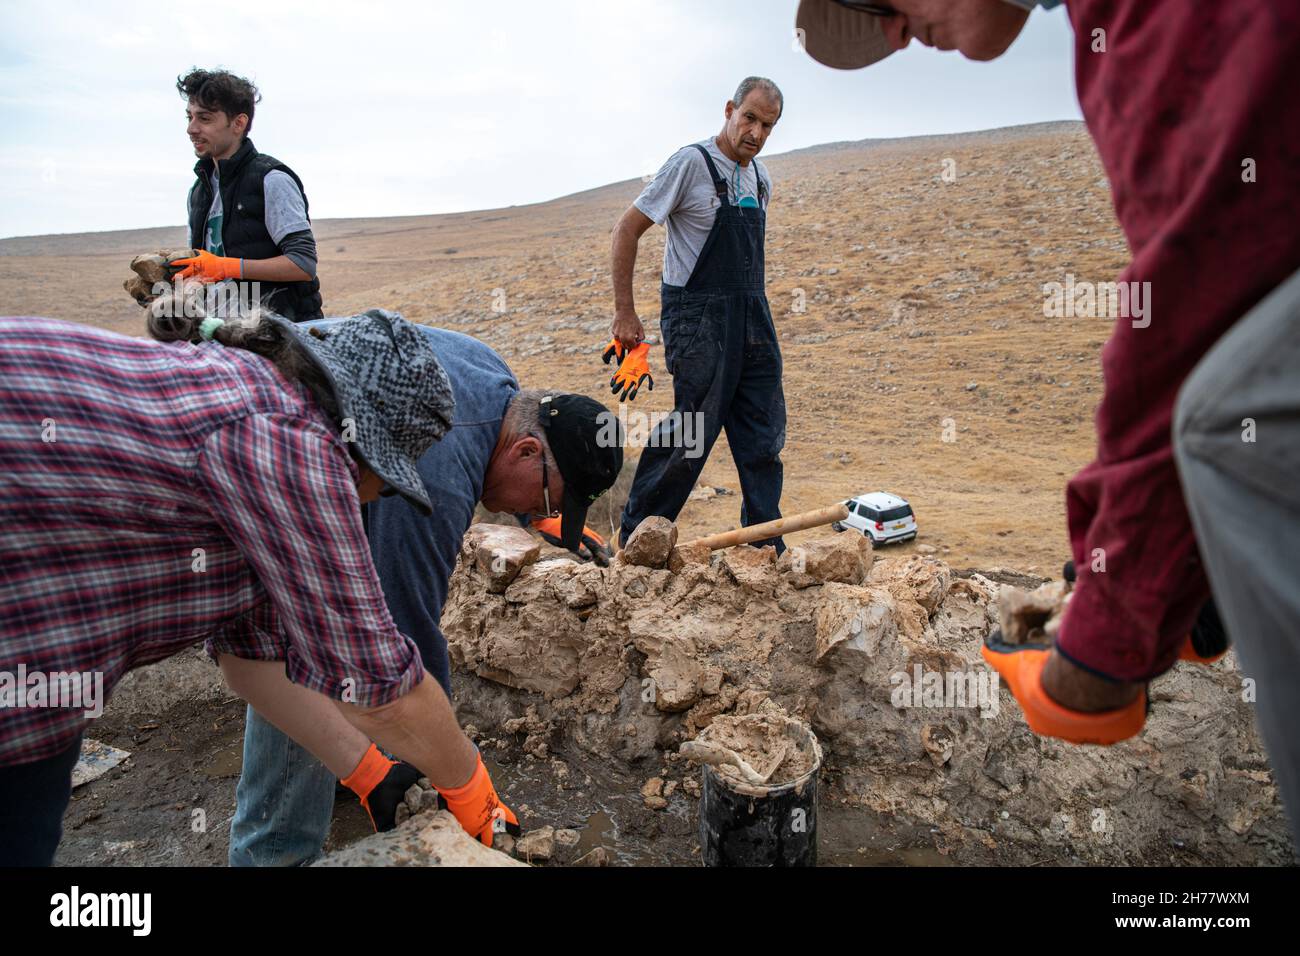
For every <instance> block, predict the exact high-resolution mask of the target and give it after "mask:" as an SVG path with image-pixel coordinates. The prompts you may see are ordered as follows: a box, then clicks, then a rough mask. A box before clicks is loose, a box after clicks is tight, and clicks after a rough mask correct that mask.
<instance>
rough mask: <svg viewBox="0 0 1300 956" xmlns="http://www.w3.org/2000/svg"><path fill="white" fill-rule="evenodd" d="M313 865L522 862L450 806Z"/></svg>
mask: <svg viewBox="0 0 1300 956" xmlns="http://www.w3.org/2000/svg"><path fill="white" fill-rule="evenodd" d="M312 865H313V866H522V865H523V864H522V863H518V862H516V861H515V860H512V859H511V858H510V857H508V856H506V855H505V854H504V853H498V852H496V851H495V850H492V849H489V848H488V847H485V846H484V845H483V844H481V843H479V841H478V840H476V839H474V838H473V837H472V836H470V835H469V834H468V833H466V832H465V830H464V828H462V827H461V825H460V824H459V823H458V822H457V821H456V818H455V817H454V816H452V815H451V814H450V813H448V812H447V811H446V810H441V811H439V812H438V813H434V814H421V815H420V816H418V817H412V818H411V819H410V820H407V821H406V822H405V823H402V824H400V825H399V826H397V827H396V828H394V829H392V830H389V831H388V832H387V833H374V834H371V835H370V836H368V837H366V838H365V839H362V840H358V841H357V842H356V843H353V844H352V845H351V846H346V847H344V848H343V849H341V850H335V851H334V852H333V853H329V854H326V855H325V856H324V857H322V858H321V859H320V860H317V861H316V862H315V863H314V864H312Z"/></svg>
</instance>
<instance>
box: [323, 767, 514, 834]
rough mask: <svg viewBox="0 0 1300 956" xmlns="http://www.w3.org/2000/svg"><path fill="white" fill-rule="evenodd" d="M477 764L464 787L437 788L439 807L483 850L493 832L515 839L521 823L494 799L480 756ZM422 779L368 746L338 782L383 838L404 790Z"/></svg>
mask: <svg viewBox="0 0 1300 956" xmlns="http://www.w3.org/2000/svg"><path fill="white" fill-rule="evenodd" d="M476 759H477V761H478V763H477V764H476V765H475V767H474V773H473V775H472V776H471V777H470V778H469V782H468V783H466V784H465V785H464V786H460V787H454V788H447V789H444V788H437V789H438V807H439V809H444V810H450V811H451V813H452V816H454V817H455V818H456V819H457V820H458V821H459V822H460V825H461V826H462V827H464V828H465V832H466V833H468V834H469V835H470V836H472V837H474V838H475V839H476V840H478V841H479V842H480V843H482V844H484V845H485V846H491V845H492V836H493V834H494V833H508V834H510V835H511V836H515V837H517V836H519V834H520V828H519V818H518V817H516V816H515V815H514V812H513V811H511V809H510V808H509V807H507V806H506V805H505V804H504V803H502V802H501V798H500V797H498V796H497V791H496V788H495V787H493V786H492V778H491V777H489V776H488V772H487V767H485V766H484V765H483V757H482V755H481V754H480V755H477V757H476ZM422 776H423V774H421V773H420V771H419V770H417V769H416V768H415V767H413V766H411V765H410V764H409V763H406V762H405V761H402V760H392V759H390V758H389V757H387V756H385V755H384V753H383V751H381V750H380V749H379V748H378V747H376V746H375V745H374V744H371V745H370V749H369V750H367V751H366V755H365V756H364V757H362V758H361V763H359V764H357V769H356V770H353V771H352V773H350V774H349V775H348V776H347V777H346V778H345V779H344V780H343V781H342V783H343V786H345V787H347V788H348V789H349V790H351V791H352V792H353V793H355V794H356V795H357V797H359V798H360V800H361V806H362V807H364V808H365V811H366V813H367V814H368V815H369V817H370V825H371V826H373V827H374V828H375V832H376V833H384V832H386V831H388V830H391V829H393V827H395V826H397V807H398V805H399V804H401V803H402V799H403V798H404V797H405V796H406V791H407V790H409V789H411V786H412V785H413V784H414V783H416V781H418V780H419V779H420V777H422Z"/></svg>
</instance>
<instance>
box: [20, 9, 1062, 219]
mask: <svg viewBox="0 0 1300 956" xmlns="http://www.w3.org/2000/svg"><path fill="white" fill-rule="evenodd" d="M794 8H795V0H655V2H651V3H646V2H640V3H635V2H631V0H552V2H544V0H435V2H432V3H429V2H425V3H419V4H406V3H382V2H371V3H367V4H358V3H338V4H335V3H328V2H324V3H323V2H319V0H315V2H303V3H299V2H279V0H261V2H256V3H248V2H242V0H240V2H231V0H227V2H223V3H220V4H200V5H190V6H184V7H181V6H176V5H169V4H167V3H160V2H158V0H153V2H150V3H114V2H101V3H90V2H80V0H70V2H65V3H60V4H53V3H50V2H49V0H40V2H24V0H3V2H2V3H0V129H2V130H3V140H2V141H0V237H6V236H15V235H34V234H42V233H54V232H83V231H97V230H107V229H131V228H139V227H145V226H162V225H177V224H180V223H182V222H183V221H184V217H185V214H184V203H185V194H186V191H187V190H188V188H189V185H190V183H191V182H192V181H193V172H192V167H193V164H194V155H193V152H192V150H191V149H190V147H189V143H188V141H187V139H186V136H185V118H184V103H183V102H182V101H181V99H180V97H179V96H178V95H177V94H176V92H175V80H176V76H177V74H179V73H183V72H186V71H187V70H188V69H189V68H190V67H191V66H194V65H198V66H203V67H209V68H211V67H216V66H222V67H226V68H228V69H231V70H233V71H235V72H236V73H239V74H242V75H245V76H248V77H250V78H251V79H253V80H254V82H256V83H257V84H258V86H259V87H260V88H261V90H262V94H263V97H264V99H263V101H262V103H261V104H260V105H259V106H258V108H257V113H256V118H255V120H254V127H253V131H252V139H253V141H254V142H255V143H256V144H257V147H258V148H259V149H260V150H262V151H264V152H268V153H272V154H274V155H275V156H276V157H278V158H279V159H281V160H283V161H284V162H285V163H287V164H288V165H290V166H291V167H293V169H294V170H295V171H296V172H297V173H298V174H299V175H300V176H301V177H302V179H303V181H304V183H305V185H306V189H307V195H308V198H309V200H310V202H311V212H312V216H313V218H334V217H346V216H394V215H418V214H427V213H438V212H456V211H460V210H466V209H482V208H491V207H496V206H507V205H514V204H522V203H530V202H538V201H542V200H546V199H551V198H554V197H556V196H561V195H565V194H567V193H571V192H576V191H579V190H582V189H589V188H592V187H595V186H601V185H604V184H606V183H609V182H615V181H618V180H622V179H629V178H632V177H635V176H641V175H644V174H647V173H651V172H653V171H654V170H655V169H656V168H657V167H658V166H659V164H660V163H661V162H662V161H663V160H664V158H666V157H667V156H668V155H669V154H670V153H672V152H673V151H674V150H675V149H677V148H678V147H679V146H682V145H684V144H686V143H688V142H691V141H694V140H698V139H702V138H704V137H705V136H708V135H710V134H713V133H716V132H717V131H718V130H719V129H720V128H721V125H722V109H723V104H724V103H725V101H726V100H727V99H728V98H729V97H730V95H731V93H732V92H733V91H734V88H735V86H736V84H737V82H738V81H739V80H740V79H741V78H742V77H744V76H746V75H748V74H751V73H753V74H760V75H767V76H770V77H772V78H773V79H774V80H775V81H776V82H777V83H778V84H779V85H780V86H781V87H782V89H783V91H784V93H785V97H786V112H785V116H784V117H783V118H782V120H781V122H780V123H779V124H778V126H777V127H776V130H775V131H774V132H773V134H772V137H771V138H770V139H769V140H768V144H767V147H766V154H767V155H770V154H774V153H781V152H786V151H787V150H791V149H798V148H801V147H804V146H812V145H816V144H819V143H826V142H834V141H839V140H856V139H866V138H874V137H889V136H908V135H915V134H926V133H948V132H957V131H964V130H975V129H988V128H993V127H999V126H1010V125H1017V124H1021V123H1033V122H1040V121H1043V120H1061V119H1078V118H1079V115H1080V114H1079V108H1078V101H1077V99H1076V97H1075V94H1074V90H1073V85H1072V75H1073V53H1072V45H1071V35H1070V27H1069V23H1068V21H1067V20H1066V17H1065V13H1064V11H1063V10H1061V9H1058V10H1055V11H1052V12H1044V11H1037V12H1035V13H1034V14H1033V16H1032V17H1031V18H1030V23H1029V26H1028V27H1027V29H1026V31H1025V33H1024V34H1022V36H1021V37H1020V39H1019V41H1017V43H1016V45H1015V46H1014V47H1013V48H1012V50H1011V52H1010V53H1008V54H1007V55H1006V56H1004V57H1003V58H1002V59H1001V60H999V61H997V62H995V63H969V62H967V61H965V60H964V59H962V58H961V56H960V55H959V54H955V53H952V54H941V53H937V52H934V51H931V50H927V49H924V48H922V47H920V46H918V45H917V44H915V43H914V44H913V45H912V47H911V48H909V49H908V50H906V51H904V52H903V53H901V54H895V55H894V56H893V57H891V58H890V59H889V60H887V61H885V62H884V63H881V64H878V65H877V66H874V67H872V68H870V69H867V70H863V71H858V72H854V73H841V72H838V71H834V70H829V69H826V68H825V67H822V66H819V65H817V64H816V63H814V62H813V61H812V60H811V59H809V58H808V57H807V56H806V55H805V54H803V53H802V52H800V51H797V50H796V49H795V48H794V43H793V23H794Z"/></svg>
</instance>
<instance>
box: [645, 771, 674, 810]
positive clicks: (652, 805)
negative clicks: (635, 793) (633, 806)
mask: <svg viewBox="0 0 1300 956" xmlns="http://www.w3.org/2000/svg"><path fill="white" fill-rule="evenodd" d="M663 790H664V778H663V777H651V778H650V779H649V780H647V781H646V782H645V783H644V784H642V785H641V800H642V802H643V803H645V805H646V806H647V807H648V808H649V809H651V810H664V809H666V808H667V806H668V801H667V800H666V799H664V796H663Z"/></svg>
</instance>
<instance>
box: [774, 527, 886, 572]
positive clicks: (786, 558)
mask: <svg viewBox="0 0 1300 956" xmlns="http://www.w3.org/2000/svg"><path fill="white" fill-rule="evenodd" d="M874 561H875V553H874V552H873V551H872V548H871V541H870V540H869V539H868V538H867V536H866V535H864V534H840V535H836V536H835V537H833V538H821V539H818V540H816V541H809V542H805V543H804V544H798V545H795V546H794V547H791V548H787V549H786V551H785V554H783V555H781V558H780V560H779V561H778V562H777V567H778V568H780V570H782V571H784V572H787V573H794V574H806V575H808V576H809V577H812V578H814V579H815V580H817V581H821V582H823V583H825V582H832V581H833V582H837V583H840V584H861V583H862V582H863V581H865V580H866V577H867V572H868V571H870V570H871V565H872V563H873V562H874Z"/></svg>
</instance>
